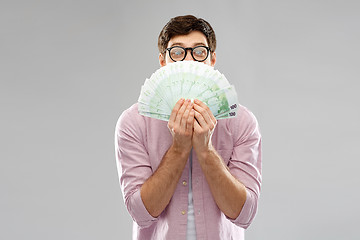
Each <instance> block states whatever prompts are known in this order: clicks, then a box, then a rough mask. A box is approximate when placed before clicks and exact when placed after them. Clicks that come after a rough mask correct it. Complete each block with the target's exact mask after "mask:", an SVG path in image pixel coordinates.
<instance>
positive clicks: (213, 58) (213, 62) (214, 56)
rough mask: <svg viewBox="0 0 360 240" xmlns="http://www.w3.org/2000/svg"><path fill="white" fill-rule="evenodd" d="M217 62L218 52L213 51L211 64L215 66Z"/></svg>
mask: <svg viewBox="0 0 360 240" xmlns="http://www.w3.org/2000/svg"><path fill="white" fill-rule="evenodd" d="M215 63H216V53H215V52H213V53H212V54H211V56H210V65H211V66H212V67H213V66H214V65H215Z"/></svg>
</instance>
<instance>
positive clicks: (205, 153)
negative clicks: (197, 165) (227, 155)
mask: <svg viewBox="0 0 360 240" xmlns="http://www.w3.org/2000/svg"><path fill="white" fill-rule="evenodd" d="M194 151H195V153H196V156H197V158H198V160H199V161H205V160H206V159H209V158H211V156H212V155H214V154H216V153H215V149H214V148H213V146H212V145H210V146H209V147H207V148H202V149H198V150H196V149H194Z"/></svg>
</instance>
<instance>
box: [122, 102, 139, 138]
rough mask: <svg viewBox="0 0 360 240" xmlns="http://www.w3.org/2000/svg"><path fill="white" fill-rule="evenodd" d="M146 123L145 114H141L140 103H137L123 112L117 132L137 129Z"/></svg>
mask: <svg viewBox="0 0 360 240" xmlns="http://www.w3.org/2000/svg"><path fill="white" fill-rule="evenodd" d="M144 125H145V119H144V116H142V115H140V114H139V111H138V104H137V103H135V104H133V105H132V106H131V107H129V108H128V109H126V110H124V111H123V112H122V113H121V115H120V117H119V119H118V120H117V123H116V132H119V131H136V130H137V129H139V128H141V127H142V126H144Z"/></svg>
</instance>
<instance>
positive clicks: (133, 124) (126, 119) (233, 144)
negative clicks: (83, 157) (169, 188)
mask: <svg viewBox="0 0 360 240" xmlns="http://www.w3.org/2000/svg"><path fill="white" fill-rule="evenodd" d="M171 143H172V136H171V134H170V132H169V130H168V128H167V122H166V121H161V120H157V119H153V118H149V117H144V116H142V115H140V114H139V113H138V108H137V104H134V105H133V106H132V107H130V108H129V109H127V110H125V111H124V112H123V113H122V115H121V116H120V118H119V120H118V122H117V125H116V132H115V149H116V160H117V167H118V173H119V178H120V185H121V190H122V193H123V197H124V201H125V205H126V208H127V210H128V211H129V213H130V215H131V217H132V218H133V221H134V225H133V239H140V240H149V239H156V240H161V239H175V240H176V239H179V240H180V239H186V225H187V207H188V191H189V186H188V184H187V182H188V179H189V161H188V163H187V164H186V166H185V169H184V171H183V173H182V175H181V178H180V181H179V183H178V185H177V187H176V190H175V193H174V195H173V197H172V199H171V201H170V203H169V205H168V206H167V207H166V208H165V210H164V211H163V212H162V213H161V214H160V216H158V217H157V218H154V217H152V216H151V215H150V214H149V213H148V211H147V210H146V208H145V206H144V204H143V202H142V200H141V197H140V187H141V186H142V184H143V183H144V182H145V181H146V180H147V179H148V178H149V177H150V176H151V175H152V174H153V172H154V171H155V170H156V169H157V167H158V166H159V164H160V162H161V159H162V157H163V156H164V154H165V153H166V151H167V150H168V149H169V147H170V145H171ZM212 144H213V146H214V148H215V149H216V151H217V152H218V153H219V155H220V156H221V157H222V159H223V161H224V162H225V164H226V165H227V166H228V167H229V169H230V172H231V174H232V175H233V176H235V177H236V178H237V179H238V180H239V181H240V182H242V183H243V184H244V185H245V186H246V190H247V195H246V201H245V204H244V206H243V208H242V211H241V212H240V214H239V216H238V217H237V218H236V219H234V220H232V219H229V218H227V217H226V216H225V215H224V214H223V213H222V212H221V211H220V209H219V208H218V206H217V205H216V203H215V201H214V199H213V197H212V194H211V191H210V188H209V185H208V183H207V181H206V179H205V176H204V174H203V172H202V170H201V167H200V165H199V163H198V161H197V157H196V154H195V152H194V151H193V155H192V157H193V169H192V192H193V205H194V215H195V226H196V236H197V239H198V240H200V239H214V240H216V239H239V240H241V239H244V229H246V228H247V227H248V226H249V225H250V223H251V222H252V220H253V218H254V216H255V214H256V211H257V205H258V197H259V194H260V187H261V135H260V132H259V127H258V124H257V121H256V118H255V116H254V115H253V114H252V113H251V112H250V111H249V110H248V109H247V108H245V107H243V106H239V110H238V112H237V116H236V117H235V118H231V119H222V120H218V123H217V125H216V128H215V130H214V134H213V137H212Z"/></svg>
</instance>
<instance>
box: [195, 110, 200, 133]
mask: <svg viewBox="0 0 360 240" xmlns="http://www.w3.org/2000/svg"><path fill="white" fill-rule="evenodd" d="M194 114H195V111H194ZM200 131H201V126H200V124H199V122H198V121H197V120H196V118H194V132H200Z"/></svg>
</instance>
